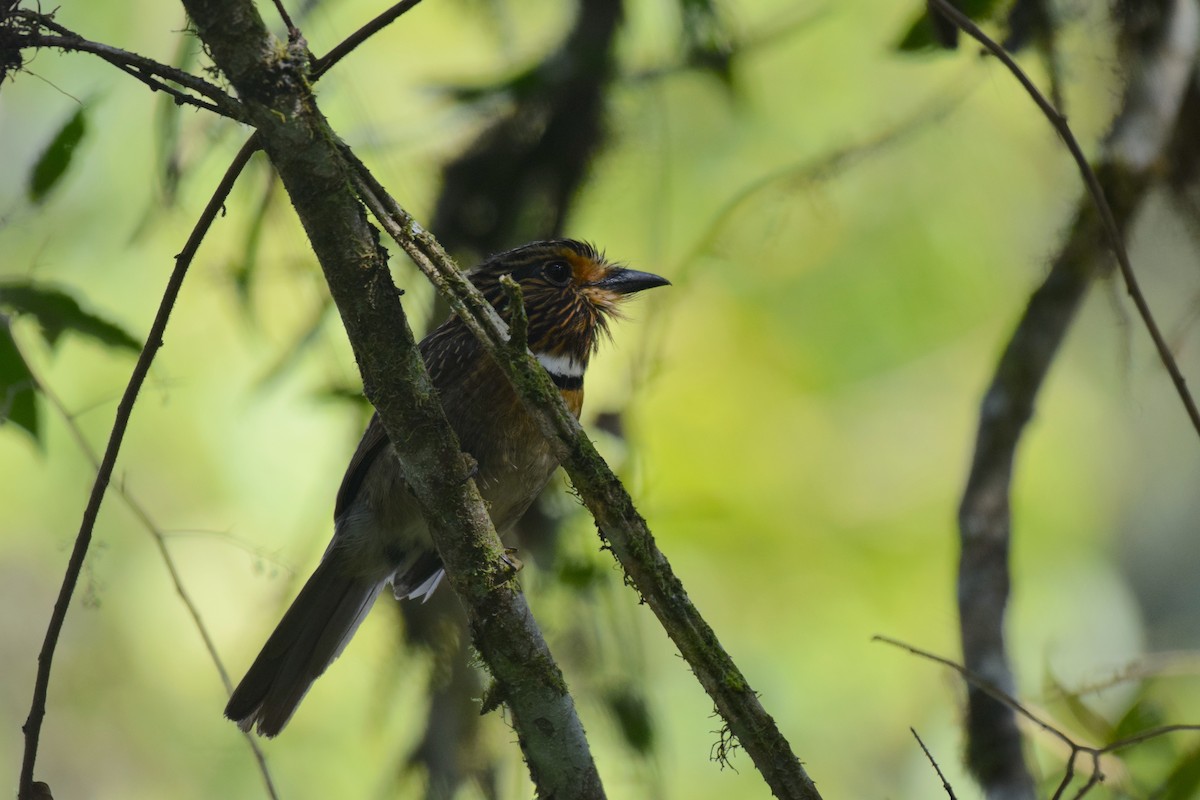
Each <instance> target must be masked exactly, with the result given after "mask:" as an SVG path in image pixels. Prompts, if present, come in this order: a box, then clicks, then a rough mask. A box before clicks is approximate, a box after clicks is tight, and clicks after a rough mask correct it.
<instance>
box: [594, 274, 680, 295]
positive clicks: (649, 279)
mask: <svg viewBox="0 0 1200 800" xmlns="http://www.w3.org/2000/svg"><path fill="white" fill-rule="evenodd" d="M592 285H593V286H598V287H599V288H601V289H607V290H609V291H610V292H615V293H617V294H633V293H634V292H640V291H642V290H644V289H653V288H654V287H655V286H670V285H671V282H670V281H669V280H667V279H666V278H664V277H662V276H661V275H655V274H654V273H653V272H638V271H637V270H636V269H625V268H624V267H613V268H612V269H611V270H610V271H609V273H608V274H607V275H605V276H604V277H603V278H602V279H600V280H598V281H596V282H595V283H594V284H592Z"/></svg>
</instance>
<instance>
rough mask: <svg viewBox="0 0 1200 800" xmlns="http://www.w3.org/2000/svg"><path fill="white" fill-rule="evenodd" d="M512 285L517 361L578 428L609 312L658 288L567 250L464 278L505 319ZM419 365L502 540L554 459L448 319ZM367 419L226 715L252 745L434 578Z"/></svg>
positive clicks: (541, 245)
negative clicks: (362, 627) (295, 588)
mask: <svg viewBox="0 0 1200 800" xmlns="http://www.w3.org/2000/svg"><path fill="white" fill-rule="evenodd" d="M504 275H511V276H512V277H513V280H515V281H517V283H518V284H519V285H520V287H521V291H522V296H523V300H524V305H525V312H526V316H527V318H528V338H529V349H530V350H531V351H532V352H533V354H534V355H535V356H536V357H537V360H538V361H539V362H540V363H541V365H542V366H543V367H544V368H545V369H546V371H547V372H548V373H550V377H551V378H552V379H553V380H554V383H555V384H556V385H557V386H558V388H559V390H560V391H561V392H562V396H563V399H564V400H565V401H566V403H567V405H568V407H570V409H571V411H572V412H573V413H574V414H575V415H576V416H577V417H578V416H579V411H580V409H581V408H582V406H583V375H584V372H585V371H586V369H587V365H588V360H589V359H590V357H591V355H592V353H593V352H595V350H596V347H597V345H598V344H599V340H600V339H601V338H603V336H604V335H605V334H607V333H608V322H609V320H610V319H611V318H613V317H617V316H619V313H618V311H617V308H618V305H619V304H620V302H621V300H622V299H624V298H625V297H626V296H628V295H630V294H633V293H635V292H640V291H642V290H643V289H650V288H653V287H655V286H665V285H667V284H668V283H669V282H668V281H667V280H666V279H664V278H661V277H659V276H658V275H652V274H650V273H648V272H638V271H636V270H632V269H627V268H625V267H621V266H618V265H616V264H611V263H609V262H608V261H606V260H605V258H604V256H603V255H602V254H600V253H598V252H597V251H596V250H595V248H593V247H592V246H591V245H588V244H584V243H582V242H577V241H573V240H570V239H559V240H554V241H546V242H533V243H532V244H527V245H525V246H523V247H518V248H516V249H515V250H509V251H507V252H504V253H500V254H499V255H495V256H492V257H491V258H489V259H488V260H487V261H485V262H484V263H483V264H481V265H480V266H479V267H477V268H476V269H475V270H473V271H472V272H471V274H470V275H469V277H470V279H471V282H472V283H474V284H475V286H477V287H478V288H479V290H480V291H481V292H482V293H483V295H484V296H485V297H486V298H487V299H488V301H489V302H490V303H491V304H492V305H493V306H495V308H496V310H497V311H498V312H499V313H500V315H501V317H503V318H505V319H506V321H507V319H508V317H509V314H508V309H507V308H506V305H507V300H506V297H505V294H504V291H503V289H502V287H501V285H500V278H501V277H502V276H504ZM420 350H421V356H422V358H423V359H424V360H425V365H426V367H428V369H429V375H430V377H431V378H432V379H433V383H434V386H436V387H437V390H438V394H439V395H440V397H441V401H442V406H443V408H444V409H445V411H446V417H447V418H448V419H449V420H450V424H451V426H452V427H453V428H454V432H455V434H457V436H458V441H459V443H460V444H461V445H462V448H463V451H464V452H466V453H468V454H470V455H471V456H472V457H473V458H474V459H475V462H476V464H477V465H478V466H477V469H476V472H475V481H476V483H477V484H478V486H479V491H480V492H481V494H482V495H483V498H484V500H486V501H487V504H488V510H489V513H490V514H491V517H492V522H493V523H494V524H495V526H496V529H497V530H498V531H500V532H501V533H503V532H504V531H505V530H506V529H507V528H509V527H511V526H512V525H513V524H514V523H515V522H516V521H517V519H518V518H519V517H520V516H521V515H522V514H523V513H524V512H525V510H526V509H527V508H528V507H529V504H530V503H532V502H533V500H534V498H535V497H537V495H538V493H539V492H540V491H541V490H542V488H543V487H544V486H545V485H546V482H547V481H549V479H550V476H551V474H552V473H553V472H554V470H555V468H556V467H557V466H558V461H557V460H556V459H555V457H554V455H553V453H551V451H550V447H549V445H548V444H547V443H546V441H545V440H544V439H543V437H542V435H541V434H540V433H539V432H538V430H537V429H536V427H535V426H534V422H533V420H532V419H531V418H530V417H529V414H528V413H527V412H526V411H525V409H524V408H523V407H522V405H521V402H520V400H519V399H518V397H517V395H516V393H515V392H514V390H513V388H512V386H511V385H510V384H509V382H508V380H507V378H506V377H505V376H504V375H503V374H502V373H501V371H500V369H499V367H497V366H496V364H495V362H494V361H493V360H492V359H491V357H490V356H488V355H487V353H486V352H485V351H484V350H483V348H482V346H481V345H480V344H479V342H478V341H477V340H476V339H475V337H474V336H473V335H472V334H471V332H470V331H469V330H468V329H467V326H466V325H465V324H463V322H462V321H461V320H460V319H458V318H457V317H455V316H451V317H450V319H448V320H447V321H446V322H444V323H442V325H441V326H440V327H438V328H437V329H436V330H434V331H433V332H432V333H430V334H429V335H428V336H426V337H425V338H424V339H423V340H422V341H421V343H420ZM390 450H391V447H390V445H389V442H388V438H387V434H386V433H385V432H384V429H383V425H382V424H381V423H380V421H379V417H378V415H376V416H374V417H373V418H372V419H371V422H370V424H369V425H368V426H367V430H366V433H364V434H363V438H362V441H361V442H359V444H358V449H357V450H356V451H355V453H354V456H353V457H352V458H351V459H350V466H349V467H348V468H347V469H346V475H345V477H344V478H342V485H341V488H340V489H339V490H338V494H337V501H336V503H335V505H334V512H333V519H334V534H333V540H332V541H331V542H330V543H329V547H328V548H327V549H326V550H325V555H324V556H323V557H322V558H321V563H320V564H319V565H318V566H317V569H316V571H315V572H313V574H312V576H311V577H310V578H309V579H308V582H307V583H305V584H304V588H302V589H301V590H300V594H299V595H298V596H297V597H296V599H295V601H293V603H292V605H291V607H290V608H289V609H288V610H287V612H286V613H285V614H284V615H283V619H282V620H281V621H280V623H279V625H278V627H276V628H275V632H274V633H272V634H271V636H270V638H269V639H267V643H266V645H264V646H263V649H262V652H261V653H259V655H258V658H256V659H255V660H254V663H253V664H252V665H251V666H250V669H249V671H248V672H247V673H246V677H244V678H243V679H242V682H241V683H240V684H238V687H237V689H235V690H234V692H233V695H232V697H230V699H229V704H228V705H227V706H226V707H225V716H227V717H229V719H231V720H234V721H235V722H237V724H238V726H239V727H240V728H241V729H242V730H244V731H249V730H250V729H251V728H257V730H258V733H259V734H261V735H263V736H274V735H276V734H277V733H279V731H280V730H282V729H283V726H284V725H285V724H286V723H287V721H288V719H290V718H291V716H292V714H293V712H295V710H296V706H298V705H299V704H300V701H301V699H302V698H303V697H304V695H305V693H306V692H307V691H308V689H309V687H310V686H312V683H313V681H315V680H316V679H317V677H318V676H320V675H321V673H322V672H324V671H325V668H326V667H328V666H329V664H330V663H331V662H332V661H333V660H334V659H335V658H337V657H338V655H340V654H341V652H342V650H343V649H344V648H345V647H346V644H347V643H348V642H349V641H350V638H351V637H352V636H353V635H354V631H355V630H356V629H357V628H358V626H359V623H361V622H362V620H363V617H365V616H366V614H367V612H368V611H370V610H371V606H372V605H374V603H375V598H376V597H378V596H379V593H380V592H381V591H383V589H384V587H386V586H388V585H389V584H390V585H391V587H392V591H393V592H394V593H395V595H396V598H397V599H405V598H421V599H425V598H428V597H429V595H430V594H432V593H433V591H434V590H435V589H437V587H438V584H439V583H440V582H441V580H442V577H443V575H444V574H445V572H444V570H443V569H442V563H441V559H440V558H439V556H438V554H437V551H436V550H435V549H434V547H433V544H432V541H431V540H430V538H429V531H428V529H427V527H426V524H425V520H424V518H423V517H422V516H421V512H420V510H419V508H418V507H417V503H416V500H415V499H414V498H413V496H412V494H411V492H410V491H409V489H408V487H407V485H406V484H405V482H404V475H403V466H402V464H401V463H400V462H399V461H397V459H396V458H395V457H394V455H393V453H392V452H390Z"/></svg>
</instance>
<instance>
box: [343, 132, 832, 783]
mask: <svg viewBox="0 0 1200 800" xmlns="http://www.w3.org/2000/svg"><path fill="white" fill-rule="evenodd" d="M343 152H344V153H345V155H346V157H347V160H348V161H350V162H351V164H352V165H353V167H354V180H355V181H356V184H357V187H358V190H359V193H360V195H361V196H362V198H363V201H364V202H365V203H366V204H367V207H368V208H370V209H371V213H373V214H374V215H375V217H376V219H378V220H379V222H380V224H381V225H382V226H383V228H384V230H385V231H386V232H387V233H388V235H390V236H391V237H392V238H393V239H394V240H395V241H396V243H397V244H398V245H400V247H401V248H402V249H403V250H404V251H405V253H407V254H408V256H409V257H410V258H411V259H412V260H413V261H414V262H415V263H416V264H417V266H418V267H419V268H420V269H421V271H422V272H424V273H425V275H426V276H427V277H428V278H429V279H430V281H431V282H432V283H433V284H434V286H436V287H437V289H438V291H439V292H440V293H441V294H442V295H443V296H444V297H445V298H446V300H447V301H448V302H449V303H450V307H451V308H452V309H453V311H454V313H456V314H458V316H459V317H460V318H461V319H462V320H463V321H464V322H465V323H466V324H467V326H468V327H469V328H470V329H471V330H472V332H473V333H474V334H475V335H476V336H477V337H478V338H479V340H480V341H481V342H482V343H483V345H484V346H485V347H486V348H487V349H488V351H489V352H490V353H491V355H492V357H493V358H494V359H495V360H496V362H497V363H499V364H500V366H501V368H502V369H503V370H504V371H505V373H506V374H507V375H508V377H509V379H510V380H511V381H512V382H513V385H514V386H515V387H516V389H517V392H518V393H519V394H520V396H521V398H522V399H523V400H524V402H525V405H526V408H527V409H528V410H529V411H530V413H531V414H532V415H533V416H534V418H535V420H536V421H537V423H538V425H539V427H540V428H541V431H542V434H543V435H544V436H545V437H546V438H547V440H548V441H549V442H550V444H551V445H552V446H553V447H554V450H555V455H557V456H558V458H559V460H560V461H561V462H562V465H563V467H564V468H565V470H566V472H567V474H568V475H569V476H570V478H571V483H572V485H574V487H575V490H576V491H577V492H578V493H579V496H580V497H581V498H582V499H583V502H584V505H586V506H587V508H588V510H589V511H590V512H591V513H592V516H593V518H594V519H595V520H596V525H597V527H598V528H599V531H600V536H601V538H603V539H604V541H605V543H606V544H607V545H608V547H609V548H610V549H611V550H612V552H613V555H614V556H616V558H617V560H618V561H619V562H620V564H621V566H622V567H623V568H624V570H625V574H626V576H627V577H628V579H629V581H630V582H631V583H632V585H633V586H634V588H636V589H637V591H638V592H639V593H640V594H641V596H642V598H643V599H644V600H645V601H646V604H647V605H649V606H650V608H651V610H652V611H653V612H654V614H655V616H657V617H658V619H659V622H660V623H661V624H662V626H663V628H664V629H665V630H666V632H667V635H668V636H670V637H671V640H672V641H673V642H674V643H675V645H676V647H678V648H679V652H680V653H681V654H682V655H683V657H684V659H685V660H686V661H687V662H688V665H689V666H690V667H691V669H692V672H693V673H694V674H695V675H696V678H697V679H698V680H699V681H700V684H701V685H702V686H703V687H704V690H705V691H706V692H708V694H709V696H710V697H711V698H712V699H713V702H714V703H715V704H716V707H717V711H718V712H719V713H720V715H721V716H722V718H723V719H724V720H725V722H726V723H727V724H728V726H729V730H730V732H732V734H733V735H734V736H735V737H736V738H737V741H738V743H739V744H740V745H741V746H742V748H743V749H745V751H746V752H747V753H748V754H749V756H750V758H751V759H752V760H753V761H754V765H755V766H756V767H757V768H758V770H759V771H760V772H761V773H762V775H763V778H764V779H765V780H766V782H767V784H768V785H769V786H770V787H771V790H772V792H774V794H775V796H776V797H779V798H803V800H815V799H816V798H819V797H820V795H819V794H818V793H817V789H816V787H815V786H814V785H813V782H812V780H811V779H810V778H809V777H808V775H807V774H806V773H805V771H804V768H803V767H802V766H801V764H800V761H799V759H797V758H796V756H795V754H794V753H793V752H792V748H791V745H790V744H788V741H787V739H785V738H784V736H783V734H782V733H780V731H779V728H778V726H776V724H775V721H774V720H773V719H772V718H771V716H770V715H769V714H768V713H767V712H766V710H765V709H764V708H763V706H762V704H761V703H760V702H759V700H758V694H757V693H756V692H755V691H754V690H753V689H752V688H751V687H750V684H749V682H748V681H747V680H746V678H745V677H744V676H743V675H742V673H741V670H739V669H738V667H737V665H736V664H735V663H734V662H733V659H731V658H730V657H729V654H728V653H726V652H725V650H724V648H722V647H721V643H720V642H719V641H718V640H717V636H716V634H715V633H714V632H713V630H712V628H710V627H709V625H708V623H707V622H705V620H704V618H703V617H702V616H701V615H700V612H699V611H698V610H697V609H696V607H695V606H694V605H693V604H692V602H691V600H690V599H689V598H688V596H687V592H686V591H685V590H684V587H683V584H682V583H681V582H680V580H679V578H678V577H676V575H675V573H674V572H673V571H672V569H671V565H670V563H669V562H668V561H667V557H666V556H665V555H663V553H662V551H661V550H659V549H658V545H657V544H656V543H655V541H654V537H653V535H652V534H651V533H650V529H649V527H648V526H647V525H646V521H645V520H644V519H642V516H641V515H640V514H639V513H638V511H637V509H636V508H635V507H634V505H633V501H632V499H631V498H630V496H629V493H628V492H627V491H625V487H624V486H622V485H621V482H620V480H619V479H618V478H617V476H616V475H614V474H613V472H612V470H611V469H610V468H609V466H608V464H606V463H605V461H604V459H603V458H602V457H601V456H600V454H599V453H597V452H596V449H595V446H594V445H593V444H592V441H591V439H589V438H588V436H587V434H586V433H585V432H584V430H583V428H582V427H581V426H580V424H579V421H578V420H577V419H575V416H574V415H573V414H572V413H571V412H570V410H568V409H567V407H566V404H565V403H564V402H563V400H562V397H561V395H560V394H559V392H558V390H557V388H556V387H555V386H554V384H553V382H552V381H551V380H550V376H549V375H548V374H547V373H546V371H545V370H544V369H542V368H541V367H540V366H539V365H538V363H537V361H536V360H535V359H534V358H533V356H532V355H531V354H530V353H529V352H528V350H527V349H522V350H520V351H517V350H515V349H514V348H512V347H511V346H510V345H509V338H508V332H507V330H506V328H505V325H504V323H503V322H502V321H501V320H500V318H499V316H498V315H497V314H496V313H495V311H494V310H493V309H492V307H491V305H489V304H488V302H487V301H486V300H485V299H484V298H483V296H482V295H481V294H480V293H479V292H478V290H476V289H475V287H474V286H472V285H471V283H470V282H469V281H467V280H466V279H465V278H464V277H463V276H462V274H461V273H460V272H459V271H458V270H457V269H456V268H455V265H454V262H453V260H451V259H450V257H449V256H447V255H446V253H445V251H444V250H443V249H442V247H441V245H440V244H438V242H437V240H436V239H435V238H434V237H433V236H432V235H431V234H430V233H428V232H427V231H425V230H424V229H422V228H421V226H420V225H419V224H418V223H417V222H416V221H415V220H414V219H413V218H412V216H411V215H409V214H408V213H407V212H406V211H405V210H404V209H403V208H402V207H401V206H400V205H399V204H398V203H397V202H396V201H395V200H394V199H393V198H392V197H390V196H389V195H388V194H387V192H386V190H384V188H383V187H382V186H381V185H380V184H379V182H378V181H376V180H375V179H374V177H373V176H372V175H371V174H370V172H369V171H368V170H367V168H366V166H365V165H363V164H362V162H361V161H359V160H358V159H357V158H355V156H354V154H353V153H351V152H350V151H349V150H348V149H344V151H343ZM510 302H511V300H510Z"/></svg>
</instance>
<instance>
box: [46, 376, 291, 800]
mask: <svg viewBox="0 0 1200 800" xmlns="http://www.w3.org/2000/svg"><path fill="white" fill-rule="evenodd" d="M26 363H28V361H26ZM34 379H35V381H36V382H37V389H38V392H39V393H40V394H41V395H42V397H45V398H46V400H47V401H48V402H49V403H50V405H52V406H53V407H54V409H55V410H56V411H58V415H59V416H60V417H61V418H62V421H63V423H64V424H66V426H67V430H68V431H70V433H71V438H72V439H74V440H75V445H76V446H77V447H78V448H79V450H80V452H81V453H83V454H84V456H85V457H86V458H87V459H88V461H90V462H91V463H92V468H93V469H95V470H99V469H100V458H99V456H97V455H96V451H95V450H93V449H92V446H91V444H89V443H88V440H87V437H86V436H84V434H83V429H82V428H80V427H79V423H78V422H76V421H75V416H74V415H73V414H71V412H70V411H68V410H67V407H66V406H65V405H64V404H63V401H62V399H61V398H59V396H58V394H57V393H56V392H55V391H54V390H53V389H51V388H50V386H49V385H48V384H47V383H46V382H45V381H44V380H42V379H41V377H40V376H37V375H35V376H34ZM113 488H114V491H116V493H117V495H118V496H119V497H120V498H121V499H122V500H124V501H125V505H126V507H127V508H129V510H130V511H131V512H132V513H133V516H134V517H136V518H137V520H138V522H140V523H141V524H142V527H143V528H145V529H146V532H147V533H149V534H150V538H152V539H153V540H154V546H155V547H156V548H157V549H158V553H159V556H161V558H162V560H163V565H164V566H165V567H166V568H167V575H168V576H169V577H170V579H171V584H172V585H173V586H174V587H175V593H176V594H178V595H179V599H180V600H181V601H182V602H183V606H184V608H185V609H186V610H187V613H188V616H189V617H191V618H192V624H193V625H195V627H196V631H197V633H199V634H200V639H201V641H202V642H203V644H204V649H205V651H206V652H207V653H208V657H209V659H210V660H211V661H212V662H213V666H214V667H216V668H217V675H219V676H220V678H221V685H222V686H224V687H225V694H226V695H229V694H231V693H232V692H233V683H232V682H231V681H230V680H229V672H228V671H227V670H226V669H225V663H224V662H223V661H222V660H221V655H220V654H219V653H218V652H217V644H216V642H214V641H213V638H212V635H211V634H210V633H209V632H208V625H206V624H205V622H204V619H203V617H201V616H200V608H199V607H198V606H197V605H196V601H195V600H193V599H192V596H191V594H190V593H189V592H188V591H187V589H186V588H185V587H184V585H183V576H182V575H181V574H180V573H179V567H178V565H177V564H176V563H175V557H174V556H172V555H171V551H170V549H169V548H168V547H167V537H166V534H164V533H163V532H162V530H160V529H159V527H158V526H157V525H156V524H155V523H154V520H153V519H151V518H150V512H148V511H147V510H146V507H145V506H143V505H142V504H141V502H139V501H138V499H137V498H136V497H134V496H133V494H132V493H130V492H129V490H128V489H126V488H125V486H124V485H123V484H122V483H119V482H118V483H117V484H116V485H115V486H114V487H113ZM243 735H244V736H245V738H246V743H247V744H248V745H249V746H250V750H251V752H252V753H253V754H254V760H255V761H256V762H257V764H258V771H259V774H261V775H262V778H263V783H264V784H265V785H266V789H267V794H268V796H270V797H271V798H272V800H279V794H278V792H276V790H275V782H274V781H273V780H272V779H271V772H270V770H269V769H268V768H267V759H266V757H265V756H264V755H263V752H262V748H260V747H259V746H258V742H257V741H255V739H254V736H253V735H251V734H250V733H249V732H246V733H244V734H243Z"/></svg>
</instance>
